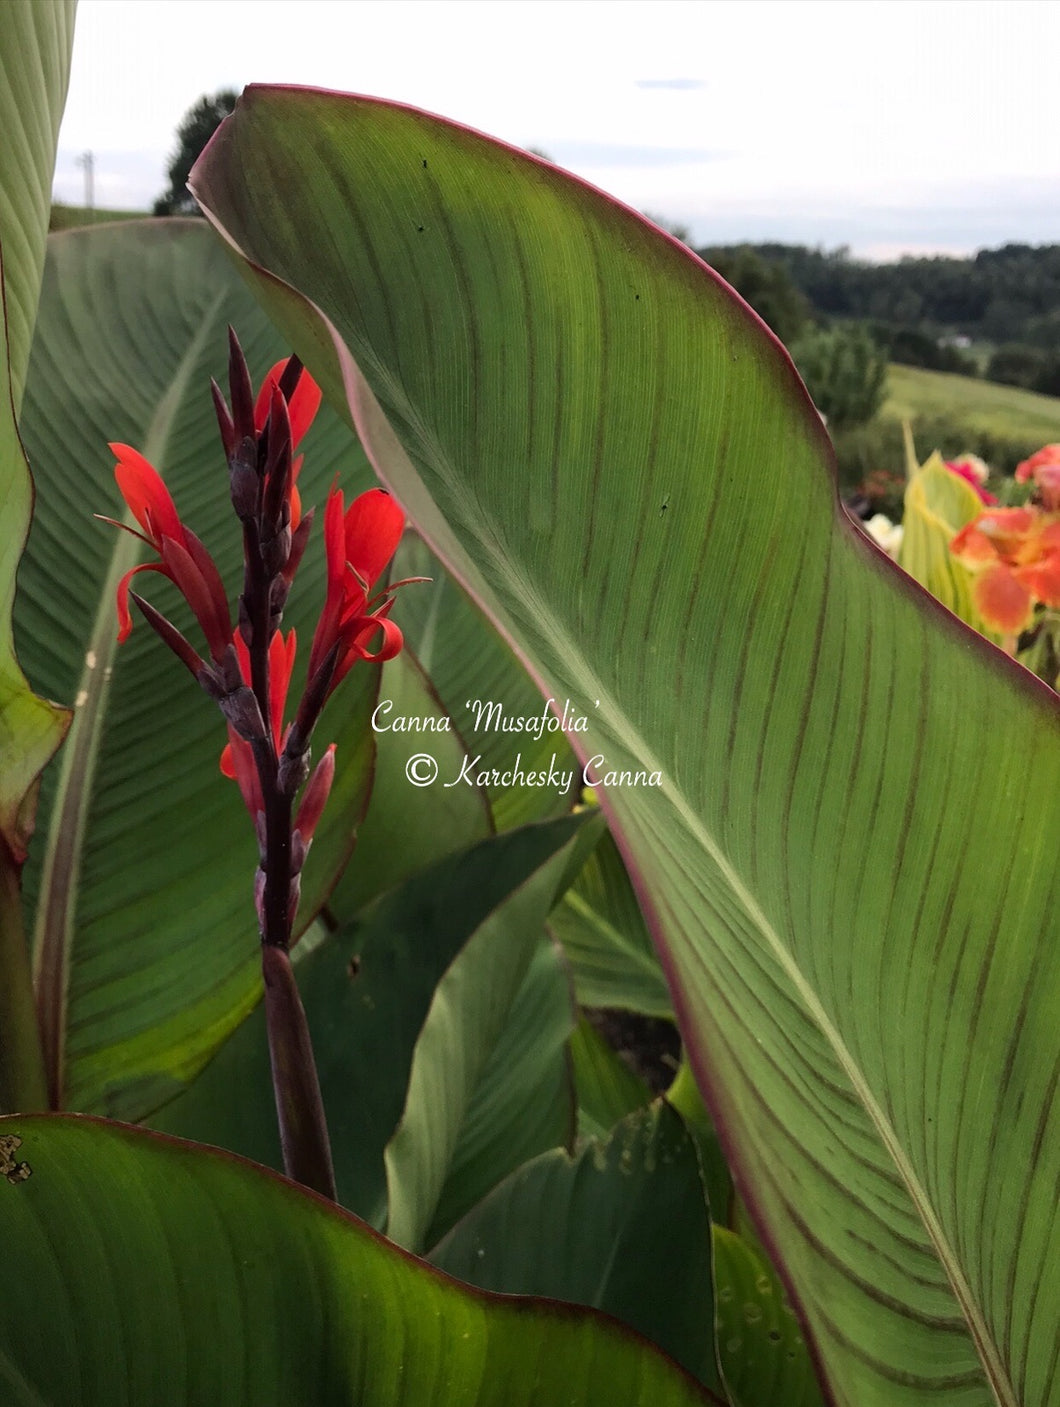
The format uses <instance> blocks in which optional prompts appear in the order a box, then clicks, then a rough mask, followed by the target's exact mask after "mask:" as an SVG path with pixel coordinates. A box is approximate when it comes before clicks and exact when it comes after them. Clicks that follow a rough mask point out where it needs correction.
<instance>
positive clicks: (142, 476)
mask: <svg viewBox="0 0 1060 1407" xmlns="http://www.w3.org/2000/svg"><path fill="white" fill-rule="evenodd" d="M110 448H111V450H112V451H113V453H114V455H115V456H116V458H117V461H118V462H117V464H116V465H115V466H114V477H115V480H116V481H117V484H118V488H119V490H120V491H121V495H122V497H123V498H124V499H125V502H126V504H127V505H128V507H129V510H130V512H131V513H132V515H133V517H134V518H135V519H136V521H137V522H138V523H139V524H140V526H141V527H142V528H143V530H144V531H143V533H138V532H136V530H135V528H129V527H127V526H126V524H124V523H116V524H115V525H116V526H117V527H119V528H122V529H123V530H124V531H126V532H131V533H132V534H133V536H134V537H140V538H142V539H143V541H145V542H146V543H148V544H149V546H151V547H153V548H154V550H155V551H156V552H157V553H158V555H159V557H160V558H161V561H160V562H157V563H156V562H142V563H141V564H140V565H139V566H136V567H133V568H131V569H130V570H129V571H127V572H126V573H125V575H124V576H123V577H122V579H121V581H120V582H119V583H118V590H117V600H116V604H117V610H118V642H119V644H120V643H122V642H123V641H125V640H126V639H127V638H128V636H129V632H130V631H131V630H132V616H131V614H130V612H129V583H130V581H131V580H132V579H133V577H134V576H136V575H138V574H139V573H140V572H149V571H154V572H161V573H162V575H163V576H166V577H168V578H169V580H170V581H172V582H173V584H174V585H175V586H176V587H177V589H178V591H180V592H181V593H182V595H183V596H184V598H185V600H186V601H187V602H188V605H189V606H190V607H191V609H192V612H193V614H194V615H195V618H196V620H197V621H198V622H199V625H200V626H201V627H202V633H203V634H204V635H205V637H206V641H207V643H208V645H209V646H210V653H211V655H212V656H213V658H214V660H215V661H220V660H221V658H222V657H223V655H224V653H225V651H226V650H227V648H228V642H229V640H230V639H231V638H232V622H231V616H230V615H229V611H228V598H227V596H226V595H225V589H224V583H223V582H222V581H221V575H220V573H219V572H218V570H217V567H216V565H215V564H214V560H213V558H212V557H211V556H210V554H209V553H208V552H207V550H206V548H205V547H204V546H203V545H202V543H201V542H200V541H199V539H198V538H197V537H196V536H195V534H194V533H193V532H190V531H189V530H188V529H187V528H186V527H185V526H184V524H183V523H182V522H181V521H180V516H179V514H178V513H177V509H176V505H175V504H174V502H173V499H172V496H171V495H170V492H169V490H168V489H167V488H166V486H165V484H164V483H163V482H162V478H161V475H160V474H159V473H158V470H157V469H155V468H154V466H153V465H152V464H150V463H149V462H148V461H147V460H146V459H145V458H144V456H143V455H142V454H140V452H139V451H138V450H135V449H132V448H131V447H130V446H129V445H122V444H112V445H111V446H110ZM107 521H108V522H115V520H114V519H113V518H109V519H107Z"/></svg>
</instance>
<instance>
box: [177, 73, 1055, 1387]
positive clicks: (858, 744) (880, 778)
mask: <svg viewBox="0 0 1060 1407" xmlns="http://www.w3.org/2000/svg"><path fill="white" fill-rule="evenodd" d="M195 186H196V190H197V193H198V194H199V196H200V198H201V200H202V201H203V203H204V204H205V206H206V207H208V210H209V213H210V215H211V218H212V219H213V220H214V221H215V222H216V223H217V225H218V226H219V227H220V228H221V229H222V230H223V232H224V234H225V237H226V238H227V240H228V241H229V244H230V246H231V247H232V248H233V249H234V251H236V252H237V253H239V254H242V255H243V256H244V259H245V261H248V262H244V272H245V273H246V275H247V277H248V278H249V279H251V280H252V281H253V283H254V285H255V287H256V288H257V290H258V293H259V296H261V297H262V299H263V300H265V302H266V304H267V306H268V307H269V308H270V309H271V310H272V311H273V312H274V314H275V316H276V317H277V318H278V319H279V320H280V321H281V323H282V325H284V326H285V327H286V328H287V329H288V330H289V334H290V336H291V337H292V340H293V341H294V344H295V345H296V347H298V348H299V349H300V351H301V352H302V354H303V355H304V356H305V357H306V359H307V360H308V361H309V362H310V363H311V364H312V365H313V366H314V367H315V368H316V369H317V370H318V371H319V374H320V376H321V377H322V378H323V380H324V382H325V383H326V390H327V394H328V395H330V396H332V397H333V398H335V400H336V401H338V400H339V399H340V398H342V397H344V396H345V397H347V398H348V402H349V404H350V407H351V414H352V416H353V418H354V419H355V420H356V421H357V423H358V425H359V427H360V430H361V433H362V435H363V437H364V438H365V441H366V444H367V446H368V448H369V453H370V456H371V457H372V458H373V460H374V462H375V464H376V466H377V467H378V469H379V470H380V472H381V474H382V476H383V477H384V479H385V480H386V481H387V482H388V483H389V484H390V485H391V486H392V487H393V488H394V490H395V491H396V492H397V493H398V494H399V496H400V497H401V499H402V501H403V502H404V503H405V504H406V506H407V507H408V508H409V510H410V512H411V514H412V516H413V518H414V520H415V522H416V524H417V527H418V528H419V530H420V532H421V534H423V535H424V536H425V537H426V538H427V540H428V541H429V542H430V543H431V544H432V545H433V546H434V548H435V549H436V550H437V551H438V552H439V553H440V555H441V556H442V557H443V559H444V560H445V561H446V562H447V563H448V564H449V565H450V566H451V568H452V569H453V571H454V572H455V574H456V575H457V577H458V578H459V579H461V580H462V581H463V582H464V583H465V584H467V585H468V586H469V587H470V588H471V589H472V590H473V592H474V593H475V595H476V596H477V597H478V598H479V600H480V601H481V602H482V604H483V605H484V607H485V608H486V609H487V611H488V612H489V614H490V615H491V616H492V617H493V619H494V620H495V621H496V622H497V623H498V624H500V626H501V627H502V629H503V630H504V632H505V633H506V634H507V635H508V636H509V638H510V639H512V640H513V641H515V642H517V645H518V648H519V651H520V654H521V655H522V657H523V659H524V660H525V661H526V662H527V663H528V664H529V666H530V668H531V670H532V671H533V673H534V675H535V677H536V678H537V680H538V683H539V686H540V687H541V689H542V692H543V693H544V694H545V695H552V696H553V697H558V698H564V697H569V698H571V699H574V700H576V701H578V702H580V703H582V704H583V706H584V707H585V708H586V710H587V714H588V715H589V716H590V717H591V727H592V732H591V734H590V735H589V736H586V737H583V738H579V739H576V740H575V741H577V742H578V744H579V747H580V748H581V749H582V750H583V751H584V753H585V754H586V755H587V756H590V755H596V754H599V755H603V756H604V757H605V758H606V759H607V762H606V764H598V768H599V770H600V771H610V772H612V773H614V774H616V775H615V777H613V779H612V780H613V783H614V784H613V785H612V786H611V787H610V788H609V789H608V791H607V795H606V797H605V798H604V801H605V804H606V807H607V809H608V811H609V813H610V815H611V817H612V818H613V820H614V823H615V825H616V826H617V828H618V833H619V839H620V843H621V845H622V847H623V851H624V853H625V854H626V855H627V856H628V857H629V858H630V860H631V862H632V864H633V867H634V880H635V883H636V885H637V889H638V893H639V895H640V897H641V899H642V901H643V902H644V903H645V905H646V906H647V914H648V917H649V921H650V923H651V925H652V926H653V928H654V930H655V936H656V938H657V941H658V942H659V944H660V946H661V950H662V953H663V960H664V965H665V967H666V968H667V971H668V976H669V978H670V986H671V990H672V991H673V993H674V995H675V1002H676V1006H677V1011H678V1015H679V1017H680V1019H681V1021H682V1025H683V1030H684V1036H685V1039H686V1042H687V1044H688V1046H689V1049H690V1051H691V1054H692V1058H693V1061H694V1063H695V1066H696V1070H697V1074H698V1076H699V1078H700V1081H701V1082H702V1084H703V1086H704V1088H705V1091H706V1093H707V1095H708V1102H709V1104H710V1107H711V1112H712V1114H713V1116H714V1119H715V1122H716V1124H717V1126H718V1129H719V1133H720V1135H721V1137H722V1139H723V1142H724V1144H725V1147H726V1149H727V1150H728V1151H729V1152H730V1154H731V1157H732V1160H733V1162H734V1164H735V1168H736V1172H737V1176H738V1182H739V1184H740V1186H741V1189H742V1190H743V1191H744V1193H745V1195H746V1196H747V1197H748V1199H749V1201H750V1203H751V1205H752V1210H753V1212H754V1215H755V1217H756V1220H757V1221H758V1223H759V1225H760V1227H761V1228H762V1229H763V1232H764V1234H765V1237H766V1240H767V1243H768V1245H769V1247H770V1250H771V1252H773V1253H775V1254H776V1256H777V1257H778V1259H779V1261H780V1264H781V1267H782V1270H783V1275H784V1278H785V1281H786V1283H787V1284H788V1285H789V1286H790V1288H791V1290H792V1293H793V1295H794V1298H795V1302H796V1304H797V1306H798V1308H799V1310H800V1312H801V1313H802V1314H803V1315H804V1317H805V1321H806V1326H807V1331H808V1333H809V1334H810V1335H811V1336H812V1340H813V1342H814V1344H815V1347H816V1352H817V1357H818V1360H819V1361H820V1363H821V1364H822V1365H823V1370H824V1372H825V1375H826V1377H827V1381H828V1386H829V1390H830V1393H831V1396H832V1398H833V1400H834V1401H835V1402H837V1403H843V1404H857V1407H877V1404H879V1407H883V1404H886V1407H914V1404H922V1403H927V1402H930V1403H932V1404H933V1407H938V1404H942V1403H946V1404H960V1407H973V1404H974V1407H980V1404H983V1405H984V1407H985V1404H988V1403H992V1402H999V1403H1002V1404H1004V1407H1013V1404H1016V1403H1024V1404H1043V1403H1052V1404H1055V1403H1057V1402H1060V1375H1058V1374H1057V1373H1056V1371H1055V1367H1056V1364H1055V1359H1054V1355H1055V1345H1056V1343H1057V1342H1058V1338H1060V1280H1058V1279H1057V1277H1055V1276H1050V1275H1049V1274H1048V1267H1049V1266H1050V1265H1051V1264H1052V1259H1053V1254H1054V1249H1055V1246H1056V1243H1057V1237H1058V1236H1060V1210H1058V1206H1057V1200H1056V1195H1055V1189H1056V1186H1057V1181H1058V1178H1060V1137H1058V1136H1057V1132H1058V1120H1060V1078H1058V1071H1060V1061H1058V1057H1057V1053H1056V1041H1055V1034H1056V1016H1055V1013H1056V1010H1057V1006H1058V1003H1060V944H1057V942H1056V914H1057V912H1058V909H1060V869H1058V867H1057V866H1056V864H1055V849H1056V836H1057V834H1058V832H1060V730H1058V729H1057V726H1056V725H1057V707H1056V699H1055V697H1054V696H1052V695H1051V694H1050V693H1049V692H1048V691H1047V690H1046V689H1044V688H1043V687H1041V686H1040V685H1038V684H1037V683H1036V682H1035V681H1034V680H1033V679H1032V678H1031V677H1030V676H1029V675H1028V674H1026V673H1025V672H1024V671H1022V670H1020V669H1018V668H1017V667H1015V666H1013V665H1012V664H1011V663H1010V662H1009V661H1007V660H1006V659H1005V658H1004V657H1003V656H1002V655H1001V654H1000V653H999V652H997V651H996V650H994V649H992V648H991V647H990V646H989V645H987V644H986V643H984V642H983V641H982V640H981V639H979V638H978V637H976V636H974V635H973V634H972V632H970V631H969V630H968V629H967V628H966V627H965V626H963V625H961V624H960V623H959V622H958V621H956V620H955V619H954V618H953V617H952V616H950V615H949V614H948V613H946V612H945V611H944V609H943V608H942V607H941V606H939V605H938V604H937V603H936V602H934V601H932V600H930V599H929V598H928V597H927V596H926V594H925V593H924V592H923V591H922V590H921V589H920V588H919V587H918V586H916V585H915V584H914V583H913V582H911V581H910V580H909V579H908V578H907V577H905V576H904V575H903V574H902V573H901V572H900V571H899V570H898V569H897V568H896V567H894V566H893V565H892V564H891V563H889V562H888V561H887V560H886V559H885V558H884V557H883V556H882V554H880V553H878V552H877V551H876V550H875V549H874V548H873V547H872V545H871V544H869V543H868V542H867V541H865V540H864V539H863V538H862V537H861V535H860V534H858V533H857V532H856V530H855V529H854V528H853V526H852V525H851V524H850V523H849V522H848V521H847V520H846V518H845V515H844V514H843V512H842V510H841V508H840V505H839V502H838V499H837V495H836V491H835V485H834V479H833V476H832V474H831V473H830V452H829V448H828V444H827V441H826V438H825V434H824V431H823V428H822V426H821V423H820V419H819V417H818V416H816V415H815V413H814V411H813V408H812V406H811V405H810V402H809V400H808V398H807V397H806V395H805V394H804V391H803V388H802V387H801V386H800V384H799V382H798V379H797V377H796V375H795V373H794V370H793V368H792V366H791V364H790V362H789V360H788V359H787V358H786V356H785V355H784V353H783V351H782V349H781V348H780V347H779V345H778V344H777V343H776V342H775V341H774V340H772V339H771V338H770V337H769V336H768V335H767V334H766V333H765V332H764V330H763V328H762V326H761V324H760V323H758V322H757V320H756V319H755V318H754V317H753V315H752V314H751V313H750V312H749V311H748V310H747V309H746V307H745V306H743V305H742V304H740V303H739V301H738V300H736V299H735V298H734V297H733V295H732V294H731V292H730V291H729V290H728V289H727V288H725V287H724V286H723V285H722V284H721V283H720V282H719V281H718V280H716V279H715V278H714V277H712V276H711V274H710V272H709V271H707V270H706V269H705V268H704V266H703V265H702V264H701V263H700V262H699V261H698V260H697V259H696V258H695V257H694V256H693V255H692V254H691V253H690V252H689V251H688V250H687V249H685V248H684V247H682V246H681V245H680V244H679V243H678V242H677V241H675V240H670V239H668V238H666V237H664V236H662V235H660V234H659V232H658V231H657V230H655V229H654V228H652V227H650V226H649V225H648V224H646V223H645V222H643V221H642V220H640V219H639V218H638V217H637V216H636V215H634V214H633V213H632V212H630V211H628V210H626V209H623V208H621V207H619V206H618V205H616V204H615V203H614V202H613V201H610V200H608V199H607V198H606V197H603V196H601V195H600V194H599V193H598V192H595V191H593V190H591V189H589V188H588V187H587V186H585V185H583V184H582V183H580V182H579V181H577V180H575V179H573V178H572V177H570V176H568V175H566V174H565V173H563V172H562V171H560V170H558V169H557V168H556V167H554V166H552V165H550V164H548V163H544V162H539V161H536V160H534V159H533V158H531V157H529V156H527V155H525V154H523V153H520V152H517V151H515V150H513V149H510V148H507V147H503V146H500V145H498V144H495V143H492V142H490V141H488V140H485V139H483V138H482V137H480V136H477V135H476V134H474V133H471V132H468V131H467V130H465V129H462V128H459V127H456V126H454V125H452V124H447V123H444V122H442V121H440V120H438V119H435V118H431V117H428V116H426V115H424V114H422V113H420V112H417V111H415V110H411V109H408V108H404V107H399V106H394V105H390V104H386V103H381V102H377V101H373V100H368V99H363V100H362V99H352V98H348V97H344V96H342V95H335V94H323V93H317V92H309V91H300V90H299V91H295V90H269V89H261V88H252V89H250V90H248V93H247V94H246V95H245V97H244V99H243V102H242V104H241V106H240V107H239V108H238V109H237V111H236V114H235V115H234V117H233V118H232V119H231V120H230V121H229V122H228V123H227V124H226V125H225V126H224V127H223V128H222V129H221V131H220V132H219V133H218V135H217V136H216V137H215V139H214V142H213V144H212V146H211V147H210V149H209V150H208V152H207V153H206V155H205V156H204V158H203V159H202V160H201V162H200V165H199V167H198V170H197V172H196V174H195ZM262 270H267V271H268V272H262ZM321 314H323V315H324V316H323V317H322V316H321ZM324 317H326V319H327V321H325V320H324ZM597 701H598V706H597ZM623 772H628V773H630V774H632V776H631V777H628V778H626V780H625V781H623V780H622V776H621V774H622V773H623ZM638 773H639V774H640V778H639V784H638V782H637V780H636V778H637V774H638Z"/></svg>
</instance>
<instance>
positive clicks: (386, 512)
mask: <svg viewBox="0 0 1060 1407" xmlns="http://www.w3.org/2000/svg"><path fill="white" fill-rule="evenodd" d="M404 531H405V512H404V509H403V508H401V507H400V505H399V504H398V503H397V501H396V500H395V499H393V498H391V496H390V495H389V494H388V493H387V492H386V490H385V489H369V490H368V492H367V493H362V494H361V496H360V497H359V498H355V499H354V500H353V502H352V503H351V504H350V507H349V511H348V512H347V514H346V561H347V562H349V564H350V566H351V567H353V569H354V571H355V572H356V573H357V575H358V576H360V577H362V578H363V579H364V580H365V581H366V582H367V583H368V587H369V589H371V588H372V587H373V586H374V585H375V583H376V582H377V581H378V580H379V578H380V577H381V576H382V575H383V573H384V571H386V568H387V564H388V563H389V561H390V559H391V557H393V555H394V553H395V552H396V551H397V545H398V543H399V542H400V541H401V534H402V533H403V532H404Z"/></svg>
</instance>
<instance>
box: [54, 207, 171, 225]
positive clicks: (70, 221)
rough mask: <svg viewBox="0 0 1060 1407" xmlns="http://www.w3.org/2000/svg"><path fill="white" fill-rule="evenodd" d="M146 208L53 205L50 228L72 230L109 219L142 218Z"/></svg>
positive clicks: (102, 223) (99, 223) (105, 222)
mask: <svg viewBox="0 0 1060 1407" xmlns="http://www.w3.org/2000/svg"><path fill="white" fill-rule="evenodd" d="M147 214H148V212H147V211H146V210H86V209H85V207H84V206H83V205H53V206H52V213H51V218H50V220H49V221H48V228H49V229H50V230H74V229H78V228H80V226H82V225H104V224H107V223H108V222H109V221H111V220H143V219H145V218H146V217H147Z"/></svg>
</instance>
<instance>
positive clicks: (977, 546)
mask: <svg viewBox="0 0 1060 1407" xmlns="http://www.w3.org/2000/svg"><path fill="white" fill-rule="evenodd" d="M1029 462H1030V461H1028V463H1029ZM1058 468H1060V464H1058ZM1024 477H1025V478H1029V477H1030V475H1029V474H1028V475H1025V476H1024ZM950 551H951V552H952V553H953V555H954V556H955V557H956V558H957V560H958V561H959V562H961V563H963V564H964V566H965V567H967V568H968V570H969V571H971V572H973V573H974V574H975V577H976V580H975V584H974V586H973V588H972V594H973V599H974V600H975V604H976V608H977V609H978V611H979V613H980V615H981V616H982V617H983V620H984V622H985V623H986V624H987V626H989V627H990V628H991V629H993V630H997V631H1000V632H1001V633H1002V634H1005V635H1018V634H1019V633H1020V632H1021V631H1023V630H1026V629H1027V628H1028V626H1029V625H1030V624H1031V621H1032V619H1033V616H1034V608H1035V606H1036V605H1037V604H1038V603H1039V602H1041V603H1042V604H1043V605H1045V606H1052V607H1060V512H1043V511H1041V510H1040V509H1039V508H1037V507H1035V506H1034V505H1028V506H1027V507H1026V508H995V509H992V510H991V511H990V512H988V513H981V514H980V515H979V517H978V518H976V519H975V521H974V522H971V523H968V524H967V526H966V527H963V528H962V529H961V531H960V532H959V533H958V534H957V536H956V537H955V538H954V539H953V541H952V542H951V543H950Z"/></svg>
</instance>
